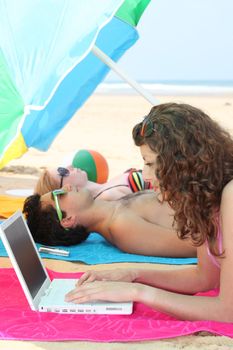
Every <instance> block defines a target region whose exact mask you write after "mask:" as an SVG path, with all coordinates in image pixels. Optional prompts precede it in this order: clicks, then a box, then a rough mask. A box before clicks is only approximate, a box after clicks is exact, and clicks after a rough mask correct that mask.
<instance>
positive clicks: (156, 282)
mask: <svg viewBox="0 0 233 350" xmlns="http://www.w3.org/2000/svg"><path fill="white" fill-rule="evenodd" d="M134 276H135V277H134V282H139V283H144V284H148V285H150V286H154V287H157V288H161V289H166V290H169V291H173V292H178V293H184V294H195V293H197V292H200V291H204V290H207V289H210V288H211V287H213V286H208V285H207V284H206V281H205V279H203V278H201V276H200V274H199V272H198V267H197V266H192V267H188V268H187V267H184V268H182V269H178V268H177V269H174V270H156V269H155V270H148V269H147V270H145V269H135V270H134Z"/></svg>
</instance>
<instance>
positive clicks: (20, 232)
mask: <svg viewBox="0 0 233 350" xmlns="http://www.w3.org/2000/svg"><path fill="white" fill-rule="evenodd" d="M4 232H5V235H6V237H7V240H8V242H9V245H10V247H11V250H12V253H13V254H14V256H15V259H16V261H17V263H18V265H19V268H20V270H21V273H22V275H23V277H24V280H25V283H26V285H27V287H28V290H29V292H30V293H31V296H32V298H34V297H35V296H36V294H37V293H38V291H39V289H40V288H41V286H42V284H43V283H44V281H45V280H46V278H47V276H46V274H45V272H44V269H43V267H42V265H41V262H40V259H39V258H38V255H37V253H36V251H35V248H34V246H33V244H32V241H31V238H30V236H29V234H28V231H27V227H26V225H25V223H24V221H23V218H22V217H21V216H19V217H18V218H17V219H16V220H14V221H13V222H11V224H10V225H9V226H8V227H6V228H5V229H4Z"/></svg>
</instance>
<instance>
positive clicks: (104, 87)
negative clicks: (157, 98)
mask: <svg viewBox="0 0 233 350" xmlns="http://www.w3.org/2000/svg"><path fill="white" fill-rule="evenodd" d="M140 85H141V86H142V87H143V88H144V89H145V90H147V91H148V92H150V93H152V94H156V95H161V96H168V95H175V96H178V95H184V96H200V95H204V96H232V95H233V82H226V83H225V85H224V82H219V85H218V82H187V83H186V82H179V83H171V82H166V83H140ZM95 93H97V94H106V95H111V94H112V95H118V94H128V95H134V94H137V92H136V91H135V90H134V89H133V88H132V87H131V86H130V85H128V84H127V83H110V82H109V83H101V84H100V85H99V86H98V87H97V89H96V90H95Z"/></svg>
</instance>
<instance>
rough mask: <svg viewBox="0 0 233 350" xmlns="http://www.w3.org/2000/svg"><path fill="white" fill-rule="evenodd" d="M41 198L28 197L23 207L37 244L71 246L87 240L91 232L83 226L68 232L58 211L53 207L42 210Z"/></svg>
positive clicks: (37, 195)
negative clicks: (59, 217) (61, 221)
mask: <svg viewBox="0 0 233 350" xmlns="http://www.w3.org/2000/svg"><path fill="white" fill-rule="evenodd" d="M40 197H41V196H40V195H39V194H33V195H31V196H29V197H27V198H26V200H25V202H24V207H23V213H24V214H25V216H26V219H27V224H28V227H29V229H30V231H31V233H32V236H33V239H34V240H35V242H37V243H41V244H46V245H50V246H56V245H64V246H70V245H75V244H79V243H81V242H83V241H84V240H86V239H87V237H88V236H89V232H87V230H86V228H85V227H83V226H76V227H75V228H70V229H68V230H67V229H65V228H64V227H62V226H61V224H60V222H59V219H58V217H57V212H56V210H55V209H54V208H53V207H52V205H48V206H47V207H45V208H42V206H41V201H40ZM62 215H63V217H65V216H66V213H65V212H64V211H63V212H62Z"/></svg>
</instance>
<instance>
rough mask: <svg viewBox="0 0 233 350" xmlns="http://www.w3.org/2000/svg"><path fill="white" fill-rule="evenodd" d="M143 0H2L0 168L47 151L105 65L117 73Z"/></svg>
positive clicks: (134, 32)
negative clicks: (29, 152) (26, 155)
mask: <svg viewBox="0 0 233 350" xmlns="http://www.w3.org/2000/svg"><path fill="white" fill-rule="evenodd" d="M149 2H150V0H125V1H122V0H101V1H100V0H56V1H55V0H33V1H31V0H19V1H15V0H0V168H2V167H3V166H5V165H6V164H7V163H8V162H9V161H10V160H12V159H15V158H18V157H20V156H21V155H22V154H24V153H25V152H26V151H27V149H28V148H29V147H34V148H36V149H39V150H42V151H45V150H47V149H48V148H49V146H50V145H51V143H52V141H53V140H54V138H55V137H56V135H57V134H58V133H59V132H60V131H61V130H62V128H63V127H64V126H65V124H66V123H67V122H68V121H69V120H70V118H71V117H72V116H73V114H74V113H75V112H76V111H77V109H78V108H79V107H80V106H81V105H82V104H83V103H84V102H85V101H86V100H87V98H88V97H89V96H90V95H91V94H92V93H93V91H94V90H95V88H96V87H97V85H98V84H99V83H100V82H101V81H102V80H103V79H104V77H105V76H106V74H107V73H108V71H109V69H110V68H109V65H110V66H111V64H112V66H111V67H112V68H113V69H115V70H116V71H117V70H118V68H117V67H116V66H115V63H114V62H115V61H117V60H118V59H119V58H120V57H121V56H122V55H123V54H124V52H125V51H126V50H127V49H128V48H130V47H131V46H132V45H133V44H134V43H135V42H136V41H137V39H138V33H137V29H136V26H137V23H138V21H139V19H140V17H141V15H142V13H143V11H144V10H145V8H146V7H147V5H148V4H149ZM103 61H104V62H103ZM118 74H120V73H119V72H118ZM122 77H123V78H124V74H123V75H122ZM129 83H131V84H134V82H133V81H130V79H129ZM134 87H135V88H136V89H138V91H139V90H140V86H139V85H137V83H135V86H134ZM145 95H146V93H145ZM146 97H147V99H149V100H150V96H146ZM151 102H152V100H151ZM152 103H153V102H152Z"/></svg>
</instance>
